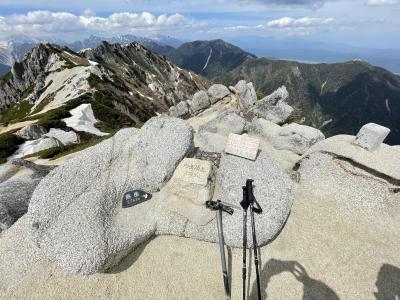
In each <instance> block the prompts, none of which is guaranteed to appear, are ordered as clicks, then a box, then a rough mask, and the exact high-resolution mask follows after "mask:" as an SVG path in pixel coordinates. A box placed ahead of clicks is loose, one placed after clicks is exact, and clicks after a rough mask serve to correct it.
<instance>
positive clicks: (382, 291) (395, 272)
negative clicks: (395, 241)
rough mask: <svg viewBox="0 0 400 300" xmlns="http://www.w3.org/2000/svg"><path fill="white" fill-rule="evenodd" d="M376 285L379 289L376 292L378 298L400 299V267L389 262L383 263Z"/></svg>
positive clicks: (379, 299) (386, 299)
mask: <svg viewBox="0 0 400 300" xmlns="http://www.w3.org/2000/svg"><path fill="white" fill-rule="evenodd" d="M375 285H376V287H377V288H378V291H377V292H376V293H374V295H375V298H376V299H378V300H398V299H400V269H399V268H397V267H395V266H392V265H389V264H383V265H382V267H381V268H380V270H379V273H378V278H377V279H376V283H375Z"/></svg>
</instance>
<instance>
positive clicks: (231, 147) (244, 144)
mask: <svg viewBox="0 0 400 300" xmlns="http://www.w3.org/2000/svg"><path fill="white" fill-rule="evenodd" d="M259 144H260V141H259V140H258V139H255V138H252V137H249V136H247V135H238V134H234V133H231V134H229V137H228V141H227V142H226V145H225V153H229V154H232V155H236V156H240V157H244V158H247V159H251V160H255V159H256V157H257V152H258V146H259Z"/></svg>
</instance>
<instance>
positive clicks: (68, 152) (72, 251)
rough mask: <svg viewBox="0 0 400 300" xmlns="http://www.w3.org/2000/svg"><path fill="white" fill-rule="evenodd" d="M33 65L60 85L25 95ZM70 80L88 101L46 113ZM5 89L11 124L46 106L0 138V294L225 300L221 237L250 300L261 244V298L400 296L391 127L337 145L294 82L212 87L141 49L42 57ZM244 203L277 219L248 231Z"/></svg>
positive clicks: (232, 278) (232, 274)
mask: <svg viewBox="0 0 400 300" xmlns="http://www.w3.org/2000/svg"><path fill="white" fill-rule="evenodd" d="M213 49H214V48H213ZM236 50H237V49H232V51H236ZM213 51H214V50H213ZM33 57H37V58H38V63H40V65H41V67H44V68H47V69H48V74H47V75H48V76H50V77H47V78H42V79H40V78H39V79H40V80H42V81H41V82H42V83H43V85H42V87H41V89H40V91H39V89H38V88H33V89H30V90H29V92H30V93H29V95H30V96H27V95H28V93H27V94H26V95H25V96H26V97H28V98H26V97H25V98H23V99H22V98H21V97H20V99H17V98H15V96H13V95H14V93H18V91H19V92H21V91H23V90H24V89H25V90H26V85H27V84H31V82H35V83H38V80H39V79H38V78H36V77H35V76H34V73H33V72H34V71H35V70H36V68H40V66H39V65H32V64H30V63H29V59H32V58H33ZM67 57H70V58H69V59H68V60H66V58H67ZM250 58H251V57H246V58H244V59H250ZM132 61H138V62H139V61H140V62H141V66H142V67H143V69H140V68H139V67H137V66H135V65H134V64H132V63H131V62H132ZM70 62H71V63H72V64H73V65H70ZM74 62H75V63H77V64H79V66H77V65H75V64H74ZM80 64H82V65H80ZM85 64H88V65H85ZM118 66H124V68H120V67H118ZM157 66H158V67H157ZM53 67H54V68H53ZM77 68H79V70H78V69H77ZM140 70H142V71H140ZM75 71H76V72H77V73H74V74H75V75H74V76H72V75H71V74H72V73H73V72H75ZM78 71H79V72H78ZM71 72H72V73H71ZM86 72H88V73H86ZM61 73H63V74H64V75H65V76H69V75H71V76H72V77H70V79H68V80H69V82H72V81H73V82H75V84H77V85H74V86H75V87H88V89H87V90H80V88H77V89H76V90H74V92H75V94H74V96H71V98H68V97H66V96H67V94H68V92H67V91H69V90H68V88H69V87H66V89H65V90H59V91H54V93H52V97H50V98H48V95H50V94H47V96H46V97H45V98H46V99H47V100H44V99H42V97H43V96H42V95H44V94H43V93H45V92H46V90H47V89H49V88H50V87H51V89H52V90H53V87H52V85H53V84H62V82H64V81H62V80H61V79H60V77H59V76H61V75H60V74H61ZM78 73H79V74H80V75H79V76H81V77H80V79H79V80H78V78H76V76H78V75H77V74H78ZM68 74H69V75H68ZM64 75H63V76H64ZM153 75H154V76H153ZM63 78H64V79H65V78H66V77H63ZM74 78H75V79H74ZM132 78H136V79H135V80H133V79H132ZM60 80H61V81H60ZM74 80H76V81H74ZM2 84H3V85H6V86H7V87H8V88H5V89H3V90H2V92H3V93H4V94H6V95H7V96H6V97H5V98H4V99H6V100H5V102H4V103H6V104H5V105H7V109H4V110H3V116H2V118H6V119H7V118H11V117H10V116H11V112H14V113H16V112H17V111H19V112H21V110H20V109H21V108H22V107H23V106H20V107H19V109H16V110H13V107H14V105H21V103H22V102H24V101H25V102H26V103H29V104H30V105H32V106H29V107H28V109H27V110H26V112H27V114H26V115H23V116H22V115H21V116H20V118H19V119H18V120H14V121H15V122H13V121H12V120H11V119H8V120H10V122H7V124H6V123H3V126H2V127H0V129H1V130H2V131H1V134H0V138H1V141H2V144H1V145H0V146H1V147H0V154H1V155H2V156H1V157H2V158H4V160H3V161H2V162H3V164H2V165H1V166H0V257H1V258H2V260H1V263H0V276H1V278H2V280H0V298H4V299H27V298H40V299H54V298H58V297H60V295H62V297H64V296H65V297H66V298H77V299H110V298H116V299H127V298H137V299H187V298H188V299H224V297H225V296H224V289H223V281H222V280H221V279H222V278H221V260H220V259H221V257H220V250H221V249H219V247H218V245H217V244H220V243H222V237H223V240H224V244H225V246H226V247H225V248H223V249H225V252H226V265H227V268H228V270H227V273H228V274H229V275H228V282H229V284H230V287H231V298H232V299H240V298H241V297H242V253H243V252H242V251H243V247H244V244H243V240H244V238H246V239H247V245H246V248H247V249H248V251H249V252H251V253H254V251H253V250H254V247H255V246H254V244H253V243H252V240H253V236H254V235H255V236H256V238H257V243H258V244H257V248H259V249H258V250H259V251H256V253H257V260H259V261H260V268H259V273H260V283H261V286H260V292H261V296H262V298H263V299H269V298H271V299H371V298H373V296H374V295H376V297H377V298H378V299H395V298H390V297H386V295H395V293H396V292H397V290H396V289H398V287H399V286H400V269H399V264H400V256H399V251H398V249H399V247H400V242H399V241H400V233H399V231H398V228H399V226H400V206H399V203H400V202H399V201H400V171H399V170H400V150H399V146H393V145H388V144H386V143H385V141H386V138H387V137H388V136H390V129H389V128H387V127H385V126H383V125H382V124H376V123H371V122H370V123H367V124H362V125H361V126H360V128H359V132H358V133H357V135H349V134H340V135H334V136H329V137H326V136H325V135H324V133H323V132H322V131H321V130H320V129H318V128H315V127H312V126H309V125H310V124H309V125H305V124H303V123H302V122H300V121H299V122H296V121H298V119H297V118H296V109H295V108H294V107H292V106H291V102H290V101H288V99H290V97H291V94H290V92H291V91H290V89H288V88H287V87H286V86H285V85H280V86H278V87H277V88H276V89H275V90H273V91H271V93H269V94H267V95H262V96H260V95H257V92H256V90H255V85H254V84H253V83H252V82H247V81H245V80H240V81H238V82H236V83H234V84H233V85H231V86H225V85H223V84H220V83H216V84H211V83H210V82H208V81H207V80H205V79H204V78H202V77H200V76H198V75H192V73H190V72H188V71H185V70H182V69H180V68H179V67H177V66H175V65H173V64H172V63H171V62H169V61H168V60H167V59H166V58H165V57H162V56H159V55H156V54H153V53H150V52H149V50H147V49H145V48H143V47H142V46H140V45H138V44H130V45H126V46H121V45H111V44H108V43H103V44H102V45H100V46H99V47H98V48H96V49H89V50H85V51H83V52H81V53H73V52H70V50H67V49H64V48H56V47H53V46H51V45H43V46H40V47H39V48H38V49H36V50H33V52H32V53H31V55H30V56H29V55H28V56H27V57H26V58H25V61H24V62H21V65H20V66H19V67H18V66H14V68H13V71H12V77H10V78H9V81H7V83H4V81H3V83H2ZM67 85H68V84H67ZM54 88H55V87H54ZM60 92H62V93H64V94H62V95H63V96H61V94H60V95H58V93H60ZM66 93H67V94H66ZM131 94H132V95H131ZM18 95H20V94H18ZM57 95H58V96H57ZM138 95H139V96H138ZM64 96H65V97H64ZM75 96H76V97H75ZM164 96H165V97H164ZM109 97H111V98H109ZM118 97H119V98H118ZM61 98H62V99H64V100H65V101H64V102H63V101H61ZM67 98H68V99H67ZM133 98H135V99H140V101H143V103H142V102H140V101H138V102H135V101H131V100H133ZM115 99H119V100H118V101H117V100H115ZM121 99H122V100H121ZM146 99H147V100H146ZM114 100H115V101H114ZM42 101H44V102H42ZM26 103H25V104H26ZM41 103H42V104H41ZM45 104H46V105H45ZM148 108H151V110H148ZM141 111H142V112H144V113H141ZM250 183H251V185H250ZM250 186H251V187H252V190H251V189H250ZM244 187H245V188H244ZM246 199H247V200H249V199H250V200H251V201H252V202H253V201H254V200H255V201H256V202H257V203H258V204H259V206H260V207H261V208H262V211H259V210H253V211H252V212H254V215H253V214H251V211H250V210H249V211H248V216H247V221H246V223H245V222H244V212H243V209H242V206H243V207H246V203H247V202H246V201H243V202H242V200H246ZM220 213H221V214H222V218H220V217H221V214H220ZM253 217H254V235H253V232H252V225H253V223H252V219H253ZM244 225H245V226H246V227H247V234H246V235H244ZM221 228H222V229H221ZM221 230H222V231H221ZM221 233H222V235H221ZM252 255H253V254H252ZM253 260H254V256H251V257H250V258H248V260H247V263H248V266H247V272H248V273H247V278H248V279H249V281H248V294H249V295H248V298H249V299H256V298H257V283H256V275H255V273H256V272H255V267H254V265H253ZM82 275H84V276H82ZM199 283H201V284H199ZM380 295H384V296H380ZM379 297H380V298H379ZM385 297H386V298H385Z"/></svg>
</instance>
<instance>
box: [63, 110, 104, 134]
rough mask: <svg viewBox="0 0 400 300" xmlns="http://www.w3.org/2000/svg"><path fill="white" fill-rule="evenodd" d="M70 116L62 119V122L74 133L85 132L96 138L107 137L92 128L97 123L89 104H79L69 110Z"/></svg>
mask: <svg viewBox="0 0 400 300" xmlns="http://www.w3.org/2000/svg"><path fill="white" fill-rule="evenodd" d="M70 114H71V115H72V116H71V117H70V118H66V119H63V121H64V122H65V124H67V126H68V127H71V128H72V129H74V130H75V131H85V132H89V133H91V134H94V135H98V136H104V135H107V133H104V132H102V131H100V130H99V129H97V128H96V127H95V126H94V125H95V124H96V123H97V122H98V121H97V120H96V118H95V117H94V113H93V109H92V105H91V104H88V103H86V104H81V105H79V106H78V107H76V108H74V109H72V110H70Z"/></svg>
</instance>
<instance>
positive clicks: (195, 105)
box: [189, 91, 210, 113]
mask: <svg viewBox="0 0 400 300" xmlns="http://www.w3.org/2000/svg"><path fill="white" fill-rule="evenodd" d="M189 106H190V109H191V110H192V112H193V113H196V112H199V111H201V110H202V109H205V108H207V107H209V106H210V99H209V98H208V95H207V92H206V91H199V92H197V93H196V94H194V95H193V99H192V100H191V101H189Z"/></svg>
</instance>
